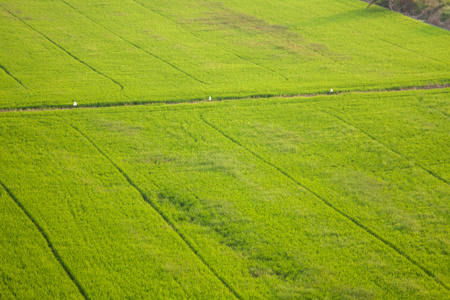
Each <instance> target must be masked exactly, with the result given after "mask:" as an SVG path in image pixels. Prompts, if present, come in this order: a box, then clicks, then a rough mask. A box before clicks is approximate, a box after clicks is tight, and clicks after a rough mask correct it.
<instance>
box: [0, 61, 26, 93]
mask: <svg viewBox="0 0 450 300" xmlns="http://www.w3.org/2000/svg"><path fill="white" fill-rule="evenodd" d="M0 69H2V70H3V71H4V72H5V73H6V75H8V76H9V77H11V78H12V79H14V80H15V81H16V82H17V83H18V84H20V85H21V86H22V87H23V88H24V89H26V90H28V88H27V87H26V86H25V85H24V84H23V83H22V81H20V80H19V79H18V78H17V77H15V76H14V75H12V74H11V72H9V71H8V69H7V68H6V67H5V66H3V65H1V64H0Z"/></svg>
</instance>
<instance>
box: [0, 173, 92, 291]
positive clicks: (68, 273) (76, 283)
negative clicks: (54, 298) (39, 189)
mask: <svg viewBox="0 0 450 300" xmlns="http://www.w3.org/2000/svg"><path fill="white" fill-rule="evenodd" d="M0 185H1V186H2V187H3V189H4V190H5V191H6V193H8V195H9V197H11V199H13V201H14V202H15V203H16V204H17V206H18V207H19V208H20V209H21V210H22V212H23V213H24V214H25V215H26V216H27V217H28V219H29V220H30V221H31V222H32V223H33V225H34V226H35V227H36V228H37V230H38V231H39V233H40V234H41V235H42V237H43V238H44V239H45V241H46V242H47V246H48V247H49V248H50V250H51V251H52V254H53V256H54V257H55V259H56V260H57V261H58V263H59V264H60V266H61V267H62V268H63V269H64V271H65V272H66V274H67V276H69V278H70V280H71V281H72V282H73V283H74V284H75V286H76V287H77V289H78V291H79V292H80V294H81V295H82V296H83V297H84V299H89V297H88V295H87V293H86V291H85V290H84V289H83V287H82V286H81V284H80V282H79V281H78V279H77V278H76V277H75V275H73V273H72V272H71V271H70V269H69V267H68V266H67V265H66V263H65V262H64V260H63V259H62V257H61V255H60V254H59V253H58V251H57V250H56V249H55V247H54V246H53V244H52V242H51V241H50V238H49V236H48V234H47V233H46V232H45V230H44V228H42V227H41V226H40V225H39V223H38V222H37V221H36V219H35V218H34V217H33V215H32V214H31V213H30V212H29V211H28V210H27V209H26V208H25V206H24V205H23V204H22V202H20V201H19V199H18V198H17V197H16V196H15V195H14V194H13V193H12V192H11V191H10V190H9V189H8V187H7V186H6V185H5V184H4V183H3V182H2V181H1V180H0Z"/></svg>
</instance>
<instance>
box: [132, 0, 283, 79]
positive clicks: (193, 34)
mask: <svg viewBox="0 0 450 300" xmlns="http://www.w3.org/2000/svg"><path fill="white" fill-rule="evenodd" d="M131 1H133V2H135V3H137V4H139V5H141V6H142V7H144V8H146V9H148V10H150V11H151V12H153V13H155V14H157V15H159V16H161V17H163V18H165V19H167V20H169V21H170V22H172V23H174V24H176V25H178V26H180V28H182V29H183V30H184V31H185V32H188V33H189V34H191V35H192V36H194V37H196V38H197V39H199V40H201V41H203V42H205V43H207V44H209V45H212V46H214V47H217V48H218V49H220V50H222V51H223V52H226V53H229V54H231V55H233V56H236V57H237V58H239V59H241V60H244V61H246V62H248V63H250V64H252V65H255V66H258V67H260V68H262V69H265V70H267V71H269V72H271V73H274V74H276V75H278V76H280V77H283V78H284V80H286V81H288V80H289V78H287V77H286V76H284V75H283V74H281V73H280V72H277V71H275V70H272V69H270V68H269V67H266V66H264V65H261V64H259V63H257V62H255V61H252V60H250V59H248V58H245V57H242V56H240V55H238V54H236V53H234V52H231V51H230V50H227V49H225V48H223V47H220V46H218V45H217V44H215V43H211V42H210V41H208V40H205V39H204V38H202V37H200V36H199V35H197V34H195V33H193V32H192V31H190V30H189V29H187V28H186V27H184V26H183V25H182V24H180V23H178V22H177V21H174V20H173V19H171V18H169V17H168V16H166V15H164V14H162V13H160V12H158V11H155V10H154V9H151V8H150V7H148V6H146V5H144V4H142V3H140V2H138V1H135V0H131Z"/></svg>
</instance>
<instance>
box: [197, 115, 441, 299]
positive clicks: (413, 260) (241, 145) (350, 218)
mask: <svg viewBox="0 0 450 300" xmlns="http://www.w3.org/2000/svg"><path fill="white" fill-rule="evenodd" d="M205 113H206V112H204V113H203V114H200V119H201V120H202V121H203V122H204V123H205V124H206V125H208V126H209V127H211V128H212V129H214V130H215V131H217V132H218V133H220V134H221V135H222V136H224V137H225V138H226V139H228V140H230V141H231V142H233V143H234V144H236V145H238V146H239V147H241V148H243V149H245V150H246V151H248V152H249V153H250V154H252V155H253V156H255V157H256V158H258V159H259V160H261V161H262V162H263V163H265V164H267V165H269V166H271V167H272V168H274V169H276V170H277V171H278V172H280V173H281V174H283V175H284V176H286V177H287V178H289V179H290V180H292V181H293V182H294V183H295V184H297V185H298V186H299V187H301V188H304V189H305V190H307V191H308V192H310V193H311V194H313V195H314V196H316V197H317V198H318V199H320V200H321V201H322V202H323V203H324V204H326V205H327V206H328V207H330V208H331V209H333V210H334V211H335V212H337V213H338V214H340V215H341V216H343V217H344V218H346V219H347V220H349V221H351V222H352V223H354V224H355V225H356V226H358V227H359V228H361V229H363V230H364V231H366V232H367V233H369V234H370V235H372V236H373V237H375V238H376V239H378V240H379V241H380V242H382V243H383V244H385V245H386V246H388V247H390V248H391V249H393V250H394V251H395V252H397V253H398V254H399V255H401V256H402V257H404V258H405V259H406V260H408V261H409V262H410V263H412V264H413V265H415V266H416V267H418V268H419V269H420V270H422V271H423V272H424V273H425V274H426V275H428V276H430V277H431V278H433V279H434V280H435V281H436V282H437V283H438V284H440V285H441V286H442V287H444V288H445V289H446V290H447V291H449V290H450V288H449V287H448V286H447V285H446V284H445V283H443V282H442V281H441V280H440V279H439V278H437V277H436V276H435V275H434V274H433V273H432V272H431V271H429V270H428V269H426V268H425V267H424V266H422V265H421V264H420V263H419V262H417V261H416V260H415V259H413V258H412V257H411V256H409V255H408V254H407V253H405V252H404V251H403V250H401V249H400V248H398V247H397V246H396V245H394V244H393V243H392V242H390V241H388V240H386V239H385V238H383V237H382V236H380V235H379V234H378V233H376V232H375V231H374V230H372V229H370V228H369V227H367V226H365V225H364V224H362V223H361V222H359V221H358V220H356V219H355V218H353V217H351V216H350V215H348V214H346V213H345V212H343V211H342V210H340V209H338V208H337V207H335V206H334V205H333V204H332V203H331V202H329V201H328V200H326V199H325V198H323V197H322V196H320V195H319V194H317V193H316V192H314V191H313V190H312V189H311V188H309V187H308V186H306V185H304V184H302V183H301V182H299V181H298V180H297V179H295V178H294V177H293V176H292V175H290V174H289V173H287V172H286V171H284V170H283V169H281V168H280V167H278V166H277V165H275V164H273V163H271V162H270V161H268V160H266V159H265V158H263V157H262V156H261V155H259V154H257V153H256V152H254V151H253V150H251V149H250V148H248V147H246V146H245V145H243V144H242V143H240V142H239V141H238V140H236V139H234V138H233V137H231V136H230V135H228V134H227V133H226V132H224V131H223V130H221V129H220V128H218V127H216V126H214V125H213V124H211V123H210V122H208V121H207V120H206V119H205V118H204V114H205Z"/></svg>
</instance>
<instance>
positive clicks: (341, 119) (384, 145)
mask: <svg viewBox="0 0 450 300" xmlns="http://www.w3.org/2000/svg"><path fill="white" fill-rule="evenodd" d="M320 111H321V112H323V113H325V114H327V115H329V116H331V117H334V118H336V119H338V120H339V121H341V122H342V123H344V124H346V125H347V126H349V127H351V128H354V129H356V130H358V131H360V132H362V133H363V134H365V135H366V136H368V137H369V138H370V139H372V140H373V141H375V142H377V143H378V144H380V145H382V146H383V147H385V148H386V149H388V150H389V151H391V152H393V153H395V154H396V155H398V156H400V157H402V158H403V159H405V160H407V161H408V162H410V163H412V164H414V165H416V166H418V167H419V168H421V169H422V170H424V171H425V172H427V173H428V174H430V175H431V176H433V177H434V178H436V179H438V180H440V181H442V182H444V183H446V184H449V182H448V181H447V180H446V179H445V178H442V177H441V176H439V175H438V174H435V173H434V172H432V171H430V170H428V169H427V168H425V167H424V166H422V165H421V164H419V163H418V162H416V161H412V160H410V159H408V158H407V157H406V156H404V155H403V154H401V153H400V152H398V151H396V150H395V149H393V148H391V147H388V146H387V145H386V144H385V143H383V142H381V141H379V140H378V139H376V138H375V137H374V136H373V135H371V134H370V133H368V132H366V131H365V130H363V129H361V128H358V127H356V126H355V125H353V124H351V123H349V122H347V121H346V120H344V119H343V118H341V117H339V116H337V115H335V114H333V113H330V112H328V111H324V110H320Z"/></svg>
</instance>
